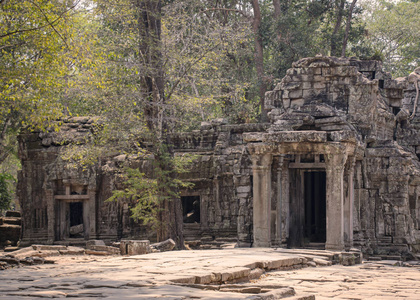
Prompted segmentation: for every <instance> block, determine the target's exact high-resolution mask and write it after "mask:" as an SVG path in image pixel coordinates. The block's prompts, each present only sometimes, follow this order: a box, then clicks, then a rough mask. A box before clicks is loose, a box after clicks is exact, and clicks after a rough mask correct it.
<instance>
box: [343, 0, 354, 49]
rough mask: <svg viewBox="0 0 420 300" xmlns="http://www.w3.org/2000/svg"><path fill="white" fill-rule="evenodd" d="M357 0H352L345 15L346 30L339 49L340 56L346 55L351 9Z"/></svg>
mask: <svg viewBox="0 0 420 300" xmlns="http://www.w3.org/2000/svg"><path fill="white" fill-rule="evenodd" d="M356 2H357V0H353V2H352V3H351V5H350V8H349V14H348V16H347V23H346V31H345V34H344V40H343V47H342V49H341V56H343V57H344V56H346V48H347V41H348V39H349V32H350V26H351V18H352V17H353V10H354V7H355V6H356Z"/></svg>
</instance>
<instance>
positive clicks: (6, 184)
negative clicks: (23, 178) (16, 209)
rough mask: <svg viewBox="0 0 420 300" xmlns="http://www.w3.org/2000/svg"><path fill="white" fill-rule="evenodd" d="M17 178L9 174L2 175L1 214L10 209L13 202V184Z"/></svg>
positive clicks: (0, 190)
mask: <svg viewBox="0 0 420 300" xmlns="http://www.w3.org/2000/svg"><path fill="white" fill-rule="evenodd" d="M14 181H15V178H14V177H13V176H12V175H10V174H8V173H0V212H1V211H3V210H7V209H10V204H11V202H12V195H11V191H10V190H11V184H12V182H14Z"/></svg>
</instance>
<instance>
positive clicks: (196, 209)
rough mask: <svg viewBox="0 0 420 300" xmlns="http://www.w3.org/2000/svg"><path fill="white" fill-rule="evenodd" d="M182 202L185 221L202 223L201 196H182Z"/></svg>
mask: <svg viewBox="0 0 420 300" xmlns="http://www.w3.org/2000/svg"><path fill="white" fill-rule="evenodd" d="M181 203H182V216H183V220H184V223H189V224H191V223H200V196H182V197H181Z"/></svg>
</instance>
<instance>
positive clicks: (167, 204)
mask: <svg viewBox="0 0 420 300" xmlns="http://www.w3.org/2000/svg"><path fill="white" fill-rule="evenodd" d="M137 7H138V8H139V10H138V12H139V15H138V19H139V34H140V43H139V59H140V64H144V65H143V67H144V70H142V72H141V73H140V74H142V73H143V75H142V77H141V82H142V89H143V93H144V97H145V102H146V103H145V108H144V115H145V117H146V123H147V127H148V129H149V130H150V133H151V134H150V138H152V139H154V141H153V145H154V146H153V148H154V149H153V152H154V155H155V161H156V164H157V167H158V168H159V169H160V170H161V172H162V174H164V175H163V176H159V178H157V180H158V186H159V191H158V193H159V195H158V196H159V198H160V201H159V203H158V205H159V212H158V222H159V224H160V225H159V228H158V232H157V238H158V240H159V241H162V240H165V239H168V238H172V239H173V240H174V241H175V242H176V244H177V247H178V249H184V247H185V246H184V236H183V221H182V207H181V201H180V199H179V197H176V196H175V195H177V191H174V190H173V184H171V182H170V181H171V180H173V179H175V178H174V177H175V176H176V174H175V171H174V166H173V160H172V159H173V153H172V149H171V147H170V143H169V133H168V132H167V128H168V126H167V122H168V120H167V118H166V117H165V111H164V108H165V102H166V101H165V100H166V99H165V91H164V88H165V81H164V70H163V63H162V52H161V26H162V22H161V14H162V2H161V0H137ZM168 157H169V159H168Z"/></svg>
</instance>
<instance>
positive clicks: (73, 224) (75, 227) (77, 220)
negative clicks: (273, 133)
mask: <svg viewBox="0 0 420 300" xmlns="http://www.w3.org/2000/svg"><path fill="white" fill-rule="evenodd" d="M69 214H70V220H69V223H70V224H69V225H70V238H83V237H84V226H83V225H84V224H83V202H82V201H78V202H70V203H69Z"/></svg>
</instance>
